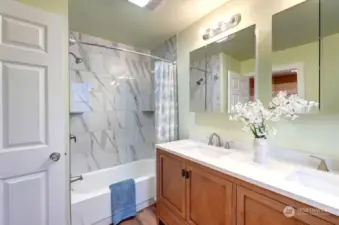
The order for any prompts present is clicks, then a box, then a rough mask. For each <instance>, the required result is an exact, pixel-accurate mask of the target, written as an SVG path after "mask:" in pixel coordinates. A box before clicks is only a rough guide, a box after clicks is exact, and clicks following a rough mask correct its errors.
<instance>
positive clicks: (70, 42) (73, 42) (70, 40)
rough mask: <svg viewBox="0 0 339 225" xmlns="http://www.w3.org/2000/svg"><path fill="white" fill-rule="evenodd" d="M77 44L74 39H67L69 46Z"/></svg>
mask: <svg viewBox="0 0 339 225" xmlns="http://www.w3.org/2000/svg"><path fill="white" fill-rule="evenodd" d="M75 43H77V40H76V39H75V38H74V37H69V39H68V44H69V46H72V45H75Z"/></svg>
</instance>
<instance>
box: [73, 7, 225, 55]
mask: <svg viewBox="0 0 339 225" xmlns="http://www.w3.org/2000/svg"><path fill="white" fill-rule="evenodd" d="M155 1H156V0H155ZM157 1H158V0H157ZM227 1H229V0H164V1H163V2H162V3H161V4H160V5H159V6H158V8H156V9H155V10H154V11H151V10H149V9H147V8H140V7H137V6H135V5H134V4H131V3H129V2H128V1H127V0H70V1H69V22H70V29H71V30H74V31H79V32H83V33H86V34H89V35H93V36H98V37H102V38H104V39H108V40H112V41H115V42H120V43H124V44H128V45H133V46H136V47H141V48H145V49H153V48H155V47H157V46H158V45H159V44H162V43H163V42H164V41H165V40H167V39H169V38H170V37H172V36H173V35H175V34H176V33H177V32H179V31H182V30H184V29H185V28H187V27H188V26H190V25H191V24H193V23H194V22H196V21H197V20H199V19H201V18H202V17H204V16H205V15H207V14H208V13H210V12H211V11H213V10H214V9H216V8H218V7H219V6H221V5H223V4H224V3H226V2H227Z"/></svg>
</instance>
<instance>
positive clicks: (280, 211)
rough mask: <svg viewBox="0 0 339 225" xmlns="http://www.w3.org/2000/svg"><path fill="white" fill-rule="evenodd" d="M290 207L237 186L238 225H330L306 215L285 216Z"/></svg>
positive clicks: (296, 212) (296, 213)
mask: <svg viewBox="0 0 339 225" xmlns="http://www.w3.org/2000/svg"><path fill="white" fill-rule="evenodd" d="M287 206H288V205H286V204H283V203H281V202H279V201H277V200H273V199H271V198H268V197H266V196H264V195H261V194H259V193H257V192H254V191H251V190H248V189H246V188H243V187H241V186H237V225H273V224H274V225H330V224H332V223H329V222H326V221H324V220H321V219H319V218H317V217H314V216H312V215H309V214H306V213H298V210H296V211H293V212H295V213H293V215H294V216H292V214H289V217H287V216H285V215H284V209H285V208H286V207H287ZM332 225H333V224H332Z"/></svg>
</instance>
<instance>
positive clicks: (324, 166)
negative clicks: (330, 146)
mask: <svg viewBox="0 0 339 225" xmlns="http://www.w3.org/2000/svg"><path fill="white" fill-rule="evenodd" d="M311 157H312V158H315V159H319V160H320V164H319V166H318V170H320V171H324V172H329V171H330V170H329V169H328V166H327V163H326V160H325V159H323V158H320V157H318V156H314V155H311Z"/></svg>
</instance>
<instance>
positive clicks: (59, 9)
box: [18, 0, 68, 16]
mask: <svg viewBox="0 0 339 225" xmlns="http://www.w3.org/2000/svg"><path fill="white" fill-rule="evenodd" d="M18 2H21V3H24V4H27V5H30V6H33V7H36V8H40V9H42V10H45V11H49V12H54V13H57V14H60V15H67V14H68V0H18ZM67 16H68V15H67Z"/></svg>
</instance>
